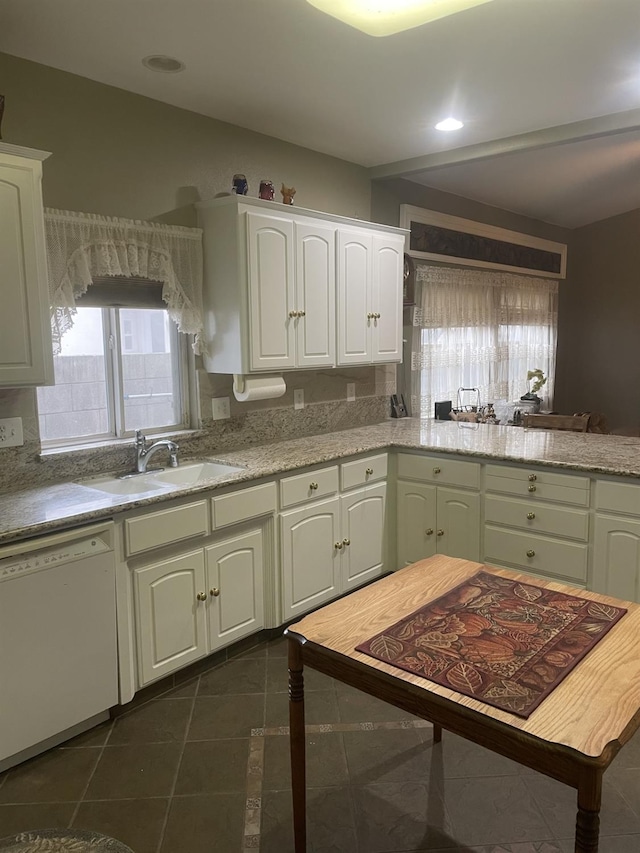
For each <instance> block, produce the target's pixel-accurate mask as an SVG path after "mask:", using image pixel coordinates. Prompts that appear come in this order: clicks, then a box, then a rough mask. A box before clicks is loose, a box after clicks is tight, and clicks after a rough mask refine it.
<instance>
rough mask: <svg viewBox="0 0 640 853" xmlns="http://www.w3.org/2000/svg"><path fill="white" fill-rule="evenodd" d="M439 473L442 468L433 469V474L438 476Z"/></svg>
mask: <svg viewBox="0 0 640 853" xmlns="http://www.w3.org/2000/svg"><path fill="white" fill-rule="evenodd" d="M441 471H442V468H434V469H433V473H434V474H439V473H440V472H441Z"/></svg>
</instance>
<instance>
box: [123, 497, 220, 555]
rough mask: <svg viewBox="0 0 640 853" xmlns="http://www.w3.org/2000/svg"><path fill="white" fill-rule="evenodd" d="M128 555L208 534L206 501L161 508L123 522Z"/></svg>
mask: <svg viewBox="0 0 640 853" xmlns="http://www.w3.org/2000/svg"><path fill="white" fill-rule="evenodd" d="M124 531H125V548H126V552H127V556H129V557H130V556H131V555H132V554H141V553H142V552H143V551H149V550H150V549H151V548H159V547H160V546H161V545H169V544H170V543H172V542H179V541H181V540H182V539H191V538H192V537H193V536H205V535H206V534H207V533H208V532H209V519H208V512H207V501H195V502H194V503H190V504H184V505H183V506H176V507H170V508H169V509H161V510H158V512H150V513H147V515H141V516H139V517H138V518H128V519H127V520H126V521H125V523H124Z"/></svg>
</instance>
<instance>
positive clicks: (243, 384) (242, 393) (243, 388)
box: [233, 373, 287, 403]
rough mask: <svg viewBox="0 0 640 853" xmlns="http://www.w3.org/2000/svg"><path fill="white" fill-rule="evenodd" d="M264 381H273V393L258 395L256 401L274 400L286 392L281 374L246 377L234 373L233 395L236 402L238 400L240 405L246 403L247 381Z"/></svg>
mask: <svg viewBox="0 0 640 853" xmlns="http://www.w3.org/2000/svg"><path fill="white" fill-rule="evenodd" d="M258 378H259V379H266V380H272V381H273V385H274V388H273V392H269V393H266V394H261V395H259V397H258V399H275V398H277V397H281V396H282V395H283V394H284V393H285V391H286V390H287V386H286V383H285V381H284V378H283V376H282V374H281V373H279V374H264V373H263V374H249V375H248V376H247V375H245V374H243V373H234V374H233V395H234V397H235V398H236V400H239V401H240V402H241V403H243V402H246V401H247V392H248V391H249V388H248V386H250V385H251V382H250V381H249V382H247V380H251V379H258Z"/></svg>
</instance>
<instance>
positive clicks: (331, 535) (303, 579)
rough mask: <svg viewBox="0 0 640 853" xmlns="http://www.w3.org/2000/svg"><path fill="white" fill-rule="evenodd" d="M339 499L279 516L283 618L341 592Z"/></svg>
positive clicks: (297, 613)
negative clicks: (338, 546)
mask: <svg viewBox="0 0 640 853" xmlns="http://www.w3.org/2000/svg"><path fill="white" fill-rule="evenodd" d="M338 507H339V500H338V498H331V499H330V500H328V501H320V502H318V503H315V504H311V505H310V506H307V507H304V508H303V509H296V510H291V511H290V512H284V513H282V514H281V516H280V542H281V549H282V588H283V606H284V614H283V615H284V619H285V620H287V619H290V618H291V617H293V616H297V615H299V614H300V613H305V612H306V611H307V610H311V609H312V608H314V607H318V606H319V605H321V604H324V603H325V602H327V601H330V600H331V599H332V598H335V597H336V596H337V595H338V594H339V593H340V577H339V559H340V551H339V550H338V549H337V548H336V543H337V542H338Z"/></svg>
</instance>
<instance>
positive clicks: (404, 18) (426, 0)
mask: <svg viewBox="0 0 640 853" xmlns="http://www.w3.org/2000/svg"><path fill="white" fill-rule="evenodd" d="M307 2H308V3H310V4H311V5H312V6H315V7H316V9H320V11H321V12H325V13H326V14H327V15H331V16H332V17H333V18H337V19H338V20H339V21H342V22H343V23H345V24H349V26H351V27H355V28H356V29H357V30H362V32H363V33H367V35H370V36H390V35H393V34H394V33H399V32H402V30H410V29H412V28H413V27H419V26H421V25H422V24H427V23H429V21H435V20H437V19H438V18H444V17H445V16H447V15H453V14H455V13H456V12H462V11H464V10H465V9H470V8H471V7H472V6H479V5H480V4H481V3H489V2H490V0H307Z"/></svg>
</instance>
